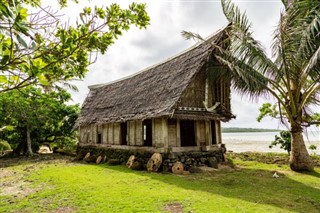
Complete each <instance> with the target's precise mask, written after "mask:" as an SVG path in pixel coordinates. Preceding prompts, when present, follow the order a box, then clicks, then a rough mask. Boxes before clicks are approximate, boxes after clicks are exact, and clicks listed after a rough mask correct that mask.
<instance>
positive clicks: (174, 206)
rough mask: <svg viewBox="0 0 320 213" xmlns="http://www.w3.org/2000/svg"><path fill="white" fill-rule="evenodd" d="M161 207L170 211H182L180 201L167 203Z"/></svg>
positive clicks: (177, 212)
mask: <svg viewBox="0 0 320 213" xmlns="http://www.w3.org/2000/svg"><path fill="white" fill-rule="evenodd" d="M163 209H164V210H165V211H166V212H170V213H183V206H182V204H181V203H168V204H166V205H164V207H163Z"/></svg>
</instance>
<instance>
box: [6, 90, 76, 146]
mask: <svg viewBox="0 0 320 213" xmlns="http://www.w3.org/2000/svg"><path fill="white" fill-rule="evenodd" d="M70 98H71V96H70V94H69V93H67V92H66V91H65V90H60V91H52V92H49V93H43V92H42V90H41V89H39V88H35V87H26V88H24V89H20V90H19V91H18V90H12V91H8V92H6V93H2V94H1V95H0V114H1V118H0V125H1V126H8V125H11V126H14V129H13V130H12V129H11V131H9V130H8V128H7V130H5V129H4V130H3V131H1V132H0V138H3V139H5V140H7V141H8V142H9V143H10V144H11V145H12V147H13V148H18V146H19V145H21V144H24V143H25V140H26V129H27V128H29V130H30V132H31V139H32V146H33V148H34V151H37V147H39V145H40V144H41V143H45V142H46V143H53V142H54V145H55V146H58V147H59V148H65V147H68V148H69V147H72V146H74V145H75V144H76V141H77V136H76V132H75V131H73V126H74V124H75V121H76V119H77V117H78V113H79V111H80V107H79V105H66V102H67V101H69V100H70Z"/></svg>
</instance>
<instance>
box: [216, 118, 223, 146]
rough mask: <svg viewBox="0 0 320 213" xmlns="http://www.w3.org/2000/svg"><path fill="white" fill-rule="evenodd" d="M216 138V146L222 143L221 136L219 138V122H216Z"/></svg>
mask: <svg viewBox="0 0 320 213" xmlns="http://www.w3.org/2000/svg"><path fill="white" fill-rule="evenodd" d="M215 123H216V138H217V144H221V143H222V136H221V122H220V121H216V122H215Z"/></svg>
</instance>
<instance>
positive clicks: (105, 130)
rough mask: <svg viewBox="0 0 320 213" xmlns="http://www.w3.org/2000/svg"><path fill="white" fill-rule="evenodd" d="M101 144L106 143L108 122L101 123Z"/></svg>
mask: <svg viewBox="0 0 320 213" xmlns="http://www.w3.org/2000/svg"><path fill="white" fill-rule="evenodd" d="M102 144H108V124H104V125H102Z"/></svg>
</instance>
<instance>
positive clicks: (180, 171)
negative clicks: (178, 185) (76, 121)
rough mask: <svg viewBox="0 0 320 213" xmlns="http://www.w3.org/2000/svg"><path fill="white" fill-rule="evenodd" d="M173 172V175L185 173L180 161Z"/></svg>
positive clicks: (176, 163)
mask: <svg viewBox="0 0 320 213" xmlns="http://www.w3.org/2000/svg"><path fill="white" fill-rule="evenodd" d="M171 170H172V173H173V174H183V172H184V166H183V163H181V162H180V161H177V162H175V163H174V164H173V166H172V169H171Z"/></svg>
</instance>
